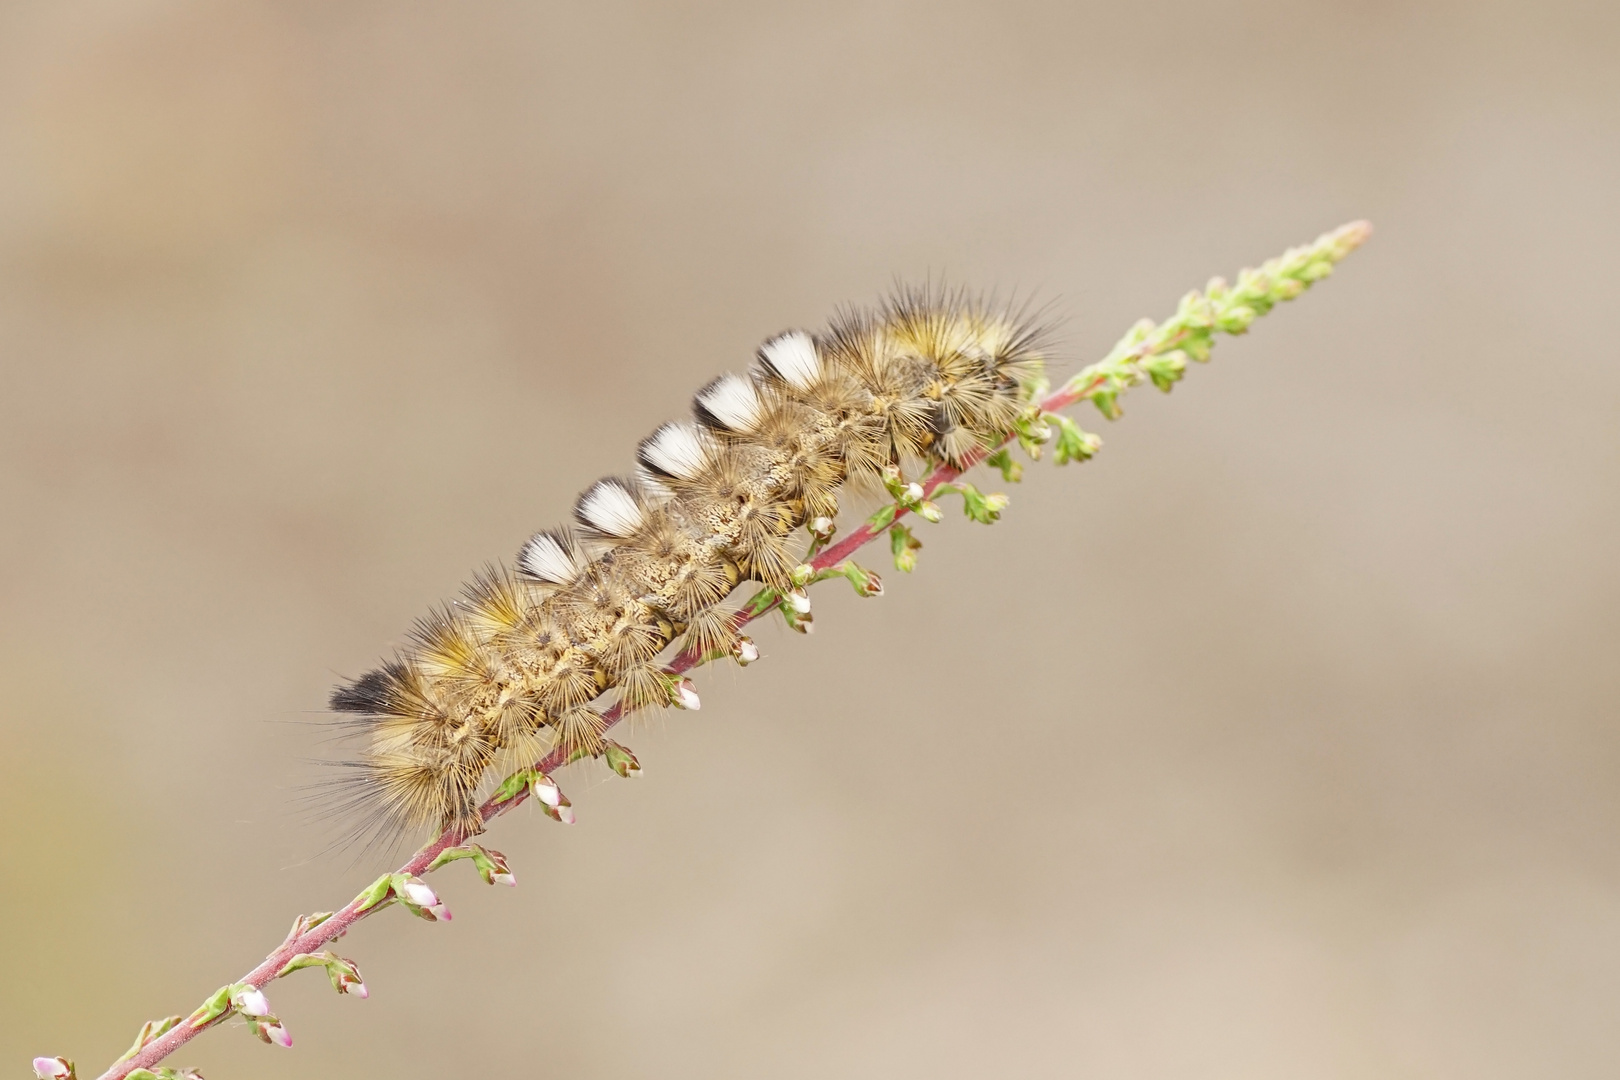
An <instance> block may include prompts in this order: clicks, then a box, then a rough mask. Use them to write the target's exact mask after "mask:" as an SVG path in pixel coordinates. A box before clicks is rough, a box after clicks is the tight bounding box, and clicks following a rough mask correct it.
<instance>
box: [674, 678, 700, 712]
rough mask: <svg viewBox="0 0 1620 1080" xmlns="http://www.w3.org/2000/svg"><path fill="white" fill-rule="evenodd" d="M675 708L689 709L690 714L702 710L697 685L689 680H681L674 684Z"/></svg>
mask: <svg viewBox="0 0 1620 1080" xmlns="http://www.w3.org/2000/svg"><path fill="white" fill-rule="evenodd" d="M675 707H676V708H677V709H689V710H691V711H692V712H697V711H698V710H699V709H701V708H703V702H702V700H701V699H700V698H699V697H698V692H697V684H695V683H694V682H692V680H691V679H682V680H681V681H680V682H678V683H676V684H675Z"/></svg>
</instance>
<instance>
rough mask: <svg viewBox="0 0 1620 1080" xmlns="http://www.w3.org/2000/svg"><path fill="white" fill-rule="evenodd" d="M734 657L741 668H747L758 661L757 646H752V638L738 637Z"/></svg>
mask: <svg viewBox="0 0 1620 1080" xmlns="http://www.w3.org/2000/svg"><path fill="white" fill-rule="evenodd" d="M736 656H737V663H739V664H741V665H742V666H743V667H747V666H748V665H749V664H752V663H753V662H754V661H755V660H758V659H759V646H758V645H755V644H754V639H753V638H750V637H740V638H738V639H737V653H736Z"/></svg>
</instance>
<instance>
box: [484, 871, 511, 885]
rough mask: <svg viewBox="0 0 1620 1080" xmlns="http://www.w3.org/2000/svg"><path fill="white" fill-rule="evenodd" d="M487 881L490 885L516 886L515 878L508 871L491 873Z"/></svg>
mask: <svg viewBox="0 0 1620 1080" xmlns="http://www.w3.org/2000/svg"><path fill="white" fill-rule="evenodd" d="M489 883H490V884H491V885H510V886H513V887H516V885H517V878H515V877H513V876H512V874H511V873H510V872H507V873H501V874H491V875H489Z"/></svg>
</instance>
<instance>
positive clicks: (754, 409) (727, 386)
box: [694, 375, 764, 435]
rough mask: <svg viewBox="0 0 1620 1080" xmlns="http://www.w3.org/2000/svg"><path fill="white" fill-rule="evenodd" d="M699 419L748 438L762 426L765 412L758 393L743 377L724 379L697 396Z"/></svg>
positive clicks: (721, 378) (719, 379)
mask: <svg viewBox="0 0 1620 1080" xmlns="http://www.w3.org/2000/svg"><path fill="white" fill-rule="evenodd" d="M694 405H695V406H696V408H697V413H698V418H699V419H700V420H703V421H704V422H705V423H709V424H711V425H713V426H716V427H722V428H725V429H726V430H727V431H732V432H735V433H736V434H738V435H746V434H748V433H749V432H751V431H753V430H754V429H755V428H756V427H758V426H759V416H760V413H761V412H762V411H763V408H764V407H763V406H762V405H761V404H760V400H759V392H758V391H756V390H755V389H754V384H753V383H751V382H749V381H748V380H747V379H745V378H743V377H742V376H741V375H722V376H720V377H719V378H718V379H716V380H714V382H712V383H710V384H709V385H708V386H705V387H704V388H703V389H702V390H699V391H698V393H697V400H696V401H695V402H694Z"/></svg>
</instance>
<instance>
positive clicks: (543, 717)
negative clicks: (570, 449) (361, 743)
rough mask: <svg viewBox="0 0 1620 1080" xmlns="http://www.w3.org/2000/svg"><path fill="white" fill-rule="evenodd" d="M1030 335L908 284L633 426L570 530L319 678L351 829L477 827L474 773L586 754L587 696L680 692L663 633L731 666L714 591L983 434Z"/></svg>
mask: <svg viewBox="0 0 1620 1080" xmlns="http://www.w3.org/2000/svg"><path fill="white" fill-rule="evenodd" d="M1043 341H1044V332H1043V330H1042V328H1041V327H1040V326H1039V325H1038V324H1037V322H1036V320H1034V319H1033V318H1031V317H1030V316H1029V315H1027V314H1026V313H1022V312H1014V311H1008V310H1005V309H1000V308H994V307H992V306H990V305H988V304H985V303H981V302H976V301H973V300H971V299H969V298H967V297H965V296H963V295H961V294H949V295H947V294H943V293H940V292H938V291H935V290H928V289H923V290H903V291H901V292H900V293H899V294H898V295H896V296H895V297H894V298H892V299H890V300H889V301H887V302H885V303H883V304H882V305H880V306H879V307H878V308H876V309H875V310H873V311H869V312H859V311H847V312H844V313H841V314H840V315H839V316H838V317H837V318H835V319H834V321H833V323H832V324H831V326H830V327H829V328H828V329H827V330H826V331H825V332H823V333H821V334H817V335H812V334H809V333H807V332H805V331H802V330H794V331H789V332H786V333H783V334H779V335H777V336H776V337H773V338H771V339H769V340H768V341H766V342H765V343H764V344H763V345H762V346H760V348H759V351H758V354H757V356H756V359H755V362H754V364H753V366H752V367H751V369H750V370H749V371H748V373H747V374H746V375H736V374H727V375H722V376H720V377H719V378H717V379H715V380H714V381H713V382H710V383H709V384H708V385H707V386H705V387H703V389H701V390H699V391H698V393H697V395H696V397H695V398H694V400H693V405H692V411H693V416H694V418H693V420H691V421H680V422H672V423H668V424H665V425H663V426H662V427H660V428H659V429H658V430H657V431H655V432H653V434H652V435H651V436H649V437H648V438H647V439H645V440H644V441H643V442H642V443H641V445H640V447H639V448H638V450H637V454H636V459H637V468H636V469H635V471H634V473H633V474H631V475H628V476H625V477H609V478H606V479H603V480H599V481H597V482H596V483H595V484H593V485H591V486H590V487H589V488H587V489H586V490H585V492H584V493H583V494H582V495H580V497H579V500H578V502H577V503H576V504H575V506H574V518H575V521H576V524H575V525H574V526H572V527H569V526H564V527H561V528H558V529H553V530H550V531H547V532H542V533H539V534H537V535H535V536H534V537H533V538H532V539H531V540H529V542H528V543H527V544H525V545H524V547H523V549H522V550H521V552H520V553H519V555H518V558H517V567H516V569H515V570H507V569H504V568H496V569H490V570H486V571H485V572H483V573H481V574H479V575H478V576H477V577H476V578H475V579H474V580H473V581H472V583H471V584H470V585H468V586H467V587H466V590H465V592H464V594H463V596H462V597H461V598H460V599H459V600H457V601H455V602H454V603H452V604H450V605H447V606H445V607H443V608H441V609H439V610H437V611H434V612H433V613H431V614H429V615H428V616H426V617H425V618H423V619H421V620H419V621H418V623H417V624H416V626H415V628H414V630H413V632H412V635H411V641H410V644H409V646H408V647H406V648H405V649H403V650H401V651H400V652H399V653H398V654H397V655H396V656H395V657H394V658H393V659H392V660H391V661H389V662H388V663H386V664H384V665H383V666H381V667H379V668H377V669H376V670H374V671H371V672H369V673H367V674H365V675H363V676H361V677H360V678H358V679H356V680H354V681H353V682H351V683H348V684H346V685H343V686H340V687H338V688H337V689H336V690H335V691H334V692H333V694H332V697H331V707H332V708H333V709H334V710H336V711H338V712H341V713H347V714H351V716H352V719H353V724H354V726H355V727H356V728H358V729H359V730H360V732H361V733H362V735H363V737H364V739H365V740H366V745H365V749H364V751H363V754H362V756H361V757H360V758H359V759H358V760H355V761H351V762H347V763H345V764H346V765H347V766H349V771H348V772H347V773H346V775H345V778H344V779H343V780H342V781H340V783H339V790H340V799H341V800H342V801H343V803H344V804H345V807H346V808H347V809H349V810H351V811H354V812H355V813H356V814H357V815H358V817H359V819H360V820H361V821H362V825H361V826H360V827H359V829H358V830H357V832H358V833H370V834H373V835H376V836H388V835H397V834H399V833H401V832H408V831H414V830H419V829H422V828H425V827H428V826H432V827H434V828H438V829H453V830H456V831H457V832H458V833H460V834H461V835H464V836H465V835H470V834H472V833H475V832H477V831H479V830H480V829H481V827H482V822H481V821H480V820H479V816H478V810H477V807H478V805H479V802H478V795H479V790H480V788H481V786H483V785H484V784H485V781H486V779H487V778H488V777H489V776H490V775H491V770H492V769H494V768H496V767H497V766H513V767H516V766H521V765H524V764H527V763H529V762H532V761H534V760H535V759H536V757H537V756H538V755H539V754H540V753H541V752H543V751H544V750H545V749H547V748H548V746H551V745H556V744H560V745H561V746H562V747H563V748H564V749H565V750H567V751H569V752H571V753H583V754H592V755H597V754H600V753H602V751H603V750H604V747H605V743H604V739H603V722H602V711H603V708H604V707H605V702H606V701H608V700H610V699H609V698H608V697H607V695H610V694H612V693H616V694H617V695H618V702H619V704H620V705H621V706H622V707H623V708H624V710H625V711H627V712H628V711H633V710H639V709H645V708H649V707H652V706H667V705H671V704H680V703H681V695H682V688H681V685H680V683H679V682H678V681H677V680H675V679H674V678H672V677H671V676H670V675H669V674H668V673H666V672H665V671H664V669H663V667H662V665H661V664H660V662H659V660H658V657H659V655H660V654H661V653H663V652H664V651H665V649H666V648H668V647H669V646H670V645H671V644H672V643H674V642H675V641H676V640H677V638H679V639H681V640H680V644H681V647H682V648H683V649H689V650H692V651H694V652H696V653H698V654H700V655H715V654H719V655H724V654H726V653H730V654H731V655H733V656H734V657H736V658H738V660H739V661H740V662H747V660H748V658H749V657H750V655H752V643H750V642H748V640H747V639H746V638H742V637H740V636H739V634H738V632H737V629H736V626H735V623H734V621H733V612H732V611H731V610H729V609H728V608H727V607H726V606H725V605H726V600H727V597H728V596H729V595H730V593H731V592H732V590H733V588H734V587H735V586H736V585H737V584H738V583H739V582H741V581H743V580H748V579H752V580H754V581H758V582H761V583H763V584H765V585H767V586H770V587H772V588H777V589H787V588H788V587H789V586H790V575H791V573H792V570H793V568H794V567H795V566H796V565H797V564H798V562H799V555H800V553H801V552H802V550H803V548H802V546H800V545H801V543H802V542H801V541H797V540H796V539H795V536H796V533H797V530H799V529H800V528H801V527H802V526H804V525H806V524H807V523H815V522H817V520H818V519H828V521H830V520H831V519H833V518H835V517H836V516H837V514H838V509H839V495H840V492H841V490H842V489H844V488H845V486H846V485H849V484H857V485H858V484H861V483H862V482H872V481H874V480H875V479H876V478H877V477H878V476H879V475H880V474H881V472H882V470H883V469H884V468H885V466H887V465H890V464H895V465H899V466H901V467H903V468H907V467H911V466H913V465H916V464H919V463H922V464H929V465H932V464H939V463H946V464H951V465H958V464H961V463H962V462H963V459H964V457H965V456H966V455H969V454H971V453H972V452H974V451H976V450H979V449H982V448H988V447H991V446H994V445H995V444H997V443H999V442H1000V441H1001V440H1002V439H1003V438H1004V437H1005V435H1006V434H1007V432H1008V431H1009V430H1010V429H1011V428H1012V427H1013V425H1014V423H1015V422H1016V421H1017V419H1018V416H1019V414H1020V412H1021V411H1022V410H1023V408H1024V407H1025V405H1026V403H1027V401H1028V399H1029V397H1030V394H1031V391H1032V388H1033V387H1034V386H1035V385H1036V383H1037V382H1038V381H1039V379H1040V377H1041V374H1042V369H1043V361H1042V356H1041V348H1042V345H1043Z"/></svg>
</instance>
